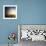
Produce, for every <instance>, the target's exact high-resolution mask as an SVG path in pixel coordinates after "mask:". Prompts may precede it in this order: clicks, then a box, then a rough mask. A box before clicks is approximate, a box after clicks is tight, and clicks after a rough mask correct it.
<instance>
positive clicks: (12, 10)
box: [3, 5, 17, 19]
mask: <svg viewBox="0 0 46 46" xmlns="http://www.w3.org/2000/svg"><path fill="white" fill-rule="evenodd" d="M3 19H17V5H3Z"/></svg>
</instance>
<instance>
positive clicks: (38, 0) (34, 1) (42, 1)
mask: <svg viewBox="0 0 46 46" xmlns="http://www.w3.org/2000/svg"><path fill="white" fill-rule="evenodd" d="M6 4H7V5H8V4H12V5H16V4H17V6H18V8H17V9H18V10H17V16H18V18H17V20H4V19H3V5H6ZM18 24H46V0H0V44H1V43H8V39H7V36H8V34H9V33H10V32H16V34H17V32H18V30H17V25H18ZM16 43H17V40H16Z"/></svg>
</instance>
